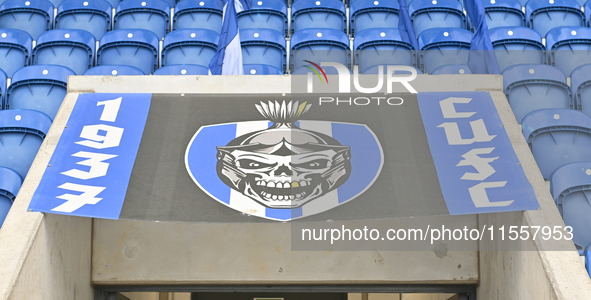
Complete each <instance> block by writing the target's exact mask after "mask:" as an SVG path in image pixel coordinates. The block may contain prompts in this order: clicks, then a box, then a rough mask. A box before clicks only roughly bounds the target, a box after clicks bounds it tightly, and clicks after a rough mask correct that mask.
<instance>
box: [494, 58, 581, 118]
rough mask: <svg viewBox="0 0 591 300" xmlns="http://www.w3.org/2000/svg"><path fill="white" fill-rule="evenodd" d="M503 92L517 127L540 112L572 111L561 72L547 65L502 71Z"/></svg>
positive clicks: (569, 96) (515, 66) (570, 95)
mask: <svg viewBox="0 0 591 300" xmlns="http://www.w3.org/2000/svg"><path fill="white" fill-rule="evenodd" d="M502 74H503V89H504V91H505V96H506V97H507V100H509V104H510V105H511V109H513V114H514V115H515V119H517V123H521V121H522V120H523V118H524V117H525V116H526V115H527V114H528V113H530V112H532V111H534V110H538V109H542V108H572V107H573V102H572V93H571V90H570V87H569V86H568V85H567V84H566V77H565V76H564V74H562V72H561V71H560V70H558V69H556V68H554V67H552V66H548V65H514V66H511V67H508V68H507V69H505V71H503V73H502Z"/></svg>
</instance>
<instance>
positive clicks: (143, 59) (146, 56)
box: [96, 29, 158, 74]
mask: <svg viewBox="0 0 591 300" xmlns="http://www.w3.org/2000/svg"><path fill="white" fill-rule="evenodd" d="M96 57H97V59H96V63H97V65H98V66H100V65H123V66H132V67H136V68H138V69H140V70H142V72H144V74H150V73H152V72H153V71H154V70H156V69H157V68H158V37H157V36H156V34H154V33H153V32H151V31H148V30H144V29H119V30H113V31H109V32H107V33H105V35H104V36H103V37H102V38H101V42H100V47H99V48H98V51H97V53H96Z"/></svg>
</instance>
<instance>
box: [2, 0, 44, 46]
mask: <svg viewBox="0 0 591 300" xmlns="http://www.w3.org/2000/svg"><path fill="white" fill-rule="evenodd" d="M52 26H53V5H52V4H51V2H49V1H47V0H8V1H5V2H3V3H2V4H0V28H14V29H20V30H24V31H26V32H27V33H28V34H30V35H31V37H32V38H33V39H34V40H36V39H37V38H38V37H39V35H41V34H42V33H43V32H45V31H47V30H51V28H52Z"/></svg>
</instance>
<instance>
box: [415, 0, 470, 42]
mask: <svg viewBox="0 0 591 300" xmlns="http://www.w3.org/2000/svg"><path fill="white" fill-rule="evenodd" d="M408 13H409V15H410V19H411V21H412V24H413V27H414V29H415V34H416V36H419V35H420V34H421V33H422V32H423V31H425V30H427V29H431V28H440V27H447V28H452V27H453V28H460V29H466V28H467V27H466V24H467V23H466V16H465V15H464V9H463V8H462V4H461V3H460V1H457V0H436V1H433V0H414V1H412V2H410V3H409V4H408Z"/></svg>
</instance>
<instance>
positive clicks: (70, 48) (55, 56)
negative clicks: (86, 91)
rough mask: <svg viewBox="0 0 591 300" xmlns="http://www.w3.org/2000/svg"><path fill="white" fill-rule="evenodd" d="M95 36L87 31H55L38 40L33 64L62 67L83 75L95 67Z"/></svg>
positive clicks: (46, 33) (34, 50) (41, 36)
mask: <svg viewBox="0 0 591 300" xmlns="http://www.w3.org/2000/svg"><path fill="white" fill-rule="evenodd" d="M95 45H96V40H95V39H94V36H93V35H92V34H91V33H90V32H88V31H85V30H77V29H54V30H50V31H47V32H45V33H44V34H42V35H40V36H39V38H38V39H37V45H36V46H35V48H34V49H33V64H35V65H60V66H64V67H68V68H70V69H72V71H74V73H76V75H82V74H84V72H86V70H88V69H89V68H92V66H93V65H94V48H95Z"/></svg>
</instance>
